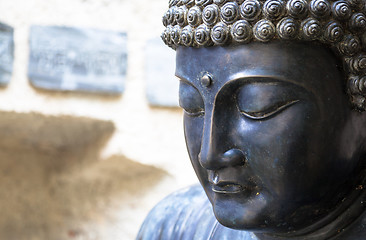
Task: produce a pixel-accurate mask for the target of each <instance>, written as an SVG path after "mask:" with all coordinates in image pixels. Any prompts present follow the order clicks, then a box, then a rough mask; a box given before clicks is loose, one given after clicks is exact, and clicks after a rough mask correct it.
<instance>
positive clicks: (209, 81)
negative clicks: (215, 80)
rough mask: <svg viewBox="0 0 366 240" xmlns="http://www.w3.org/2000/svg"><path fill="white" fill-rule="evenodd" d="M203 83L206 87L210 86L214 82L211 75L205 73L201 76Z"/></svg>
mask: <svg viewBox="0 0 366 240" xmlns="http://www.w3.org/2000/svg"><path fill="white" fill-rule="evenodd" d="M201 84H202V86H204V87H209V86H210V85H211V84H212V78H211V76H210V75H209V74H207V73H206V74H205V75H203V77H202V78H201Z"/></svg>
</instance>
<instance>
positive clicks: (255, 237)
mask: <svg viewBox="0 0 366 240" xmlns="http://www.w3.org/2000/svg"><path fill="white" fill-rule="evenodd" d="M365 6H366V1H365V0H338V1H328V0H266V1H258V0H245V1H243V0H231V1H230V0H195V1H194V0H171V1H170V2H169V10H168V11H167V13H166V14H165V15H164V17H163V23H164V25H165V26H166V30H165V31H164V33H163V35H162V38H163V40H164V42H165V43H166V44H167V45H168V46H170V47H171V48H173V49H174V50H176V59H177V66H176V76H177V77H178V78H179V79H180V89H179V99H180V100H179V102H180V106H181V107H182V108H183V110H184V130H185V138H186V143H187V149H188V152H189V156H190V159H191V162H192V165H193V168H194V170H195V172H196V174H197V176H198V179H199V181H200V185H199V186H193V187H190V188H187V189H184V190H182V191H179V192H177V193H173V194H172V195H170V196H168V197H167V198H165V199H164V200H163V201H162V202H160V203H159V204H158V205H157V206H156V207H155V208H154V209H153V210H152V211H151V212H150V214H149V215H148V217H147V218H146V220H145V222H144V224H143V225H142V227H141V229H140V232H139V235H138V236H137V239H138V240H148V239H149V240H155V239H156V240H157V239H161V240H163V239H164V240H168V239H172V240H176V239H187V240H188V239H189V240H209V239H210V240H211V239H215V240H216V239H219V240H221V239H228V240H236V239H240V240H277V239H278V240H290V239H296V240H300V239H301V240H305V239H306V240H323V239H336V240H361V239H366V211H365V206H366V194H365V193H366V190H365V177H366V172H365V169H366V112H365V110H366V100H365V99H366V98H365V97H366V35H365V34H364V33H365V30H366V17H365V9H366V7H365Z"/></svg>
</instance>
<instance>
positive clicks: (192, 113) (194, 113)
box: [183, 108, 205, 117]
mask: <svg viewBox="0 0 366 240" xmlns="http://www.w3.org/2000/svg"><path fill="white" fill-rule="evenodd" d="M183 111H184V113H185V114H187V115H188V116H190V117H200V116H203V115H205V111H204V110H203V109H200V111H197V112H189V111H187V110H186V109H184V108H183Z"/></svg>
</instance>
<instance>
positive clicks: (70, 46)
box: [28, 26, 127, 94]
mask: <svg viewBox="0 0 366 240" xmlns="http://www.w3.org/2000/svg"><path fill="white" fill-rule="evenodd" d="M126 69H127V34H126V33H121V32H113V31H106V30H96V29H86V28H73V27H61V26H32V27H31V31H30V57H29V67H28V76H29V78H30V81H31V83H32V84H33V86H35V87H38V88H42V89H48V90H61V91H86V92H99V93H110V94H119V93H122V92H123V89H124V81H125V76H126Z"/></svg>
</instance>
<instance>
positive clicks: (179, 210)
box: [137, 185, 214, 240]
mask: <svg viewBox="0 0 366 240" xmlns="http://www.w3.org/2000/svg"><path fill="white" fill-rule="evenodd" d="M210 208H211V205H210V204H209V201H208V199H207V197H206V195H205V193H204V191H203V189H202V187H201V186H200V185H195V186H192V187H189V188H185V189H182V190H180V191H177V192H175V193H173V194H171V195H169V196H168V197H166V198H165V199H163V200H162V201H161V202H160V203H158V204H157V205H156V206H155V207H154V208H153V209H152V210H151V212H150V213H149V215H148V216H147V217H146V219H145V221H144V223H143V225H142V226H141V229H140V232H139V234H138V236H137V240H147V239H149V240H152V239H154V240H157V239H181V237H182V235H183V234H185V235H187V234H188V233H189V230H190V229H191V230H193V228H195V227H194V226H195V225H194V224H195V223H194V222H195V219H196V217H197V215H201V214H204V215H208V216H206V217H209V218H212V220H214V217H213V214H212V210H211V209H210ZM205 209H206V210H205ZM210 215H212V216H210ZM182 227H184V228H185V229H182Z"/></svg>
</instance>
